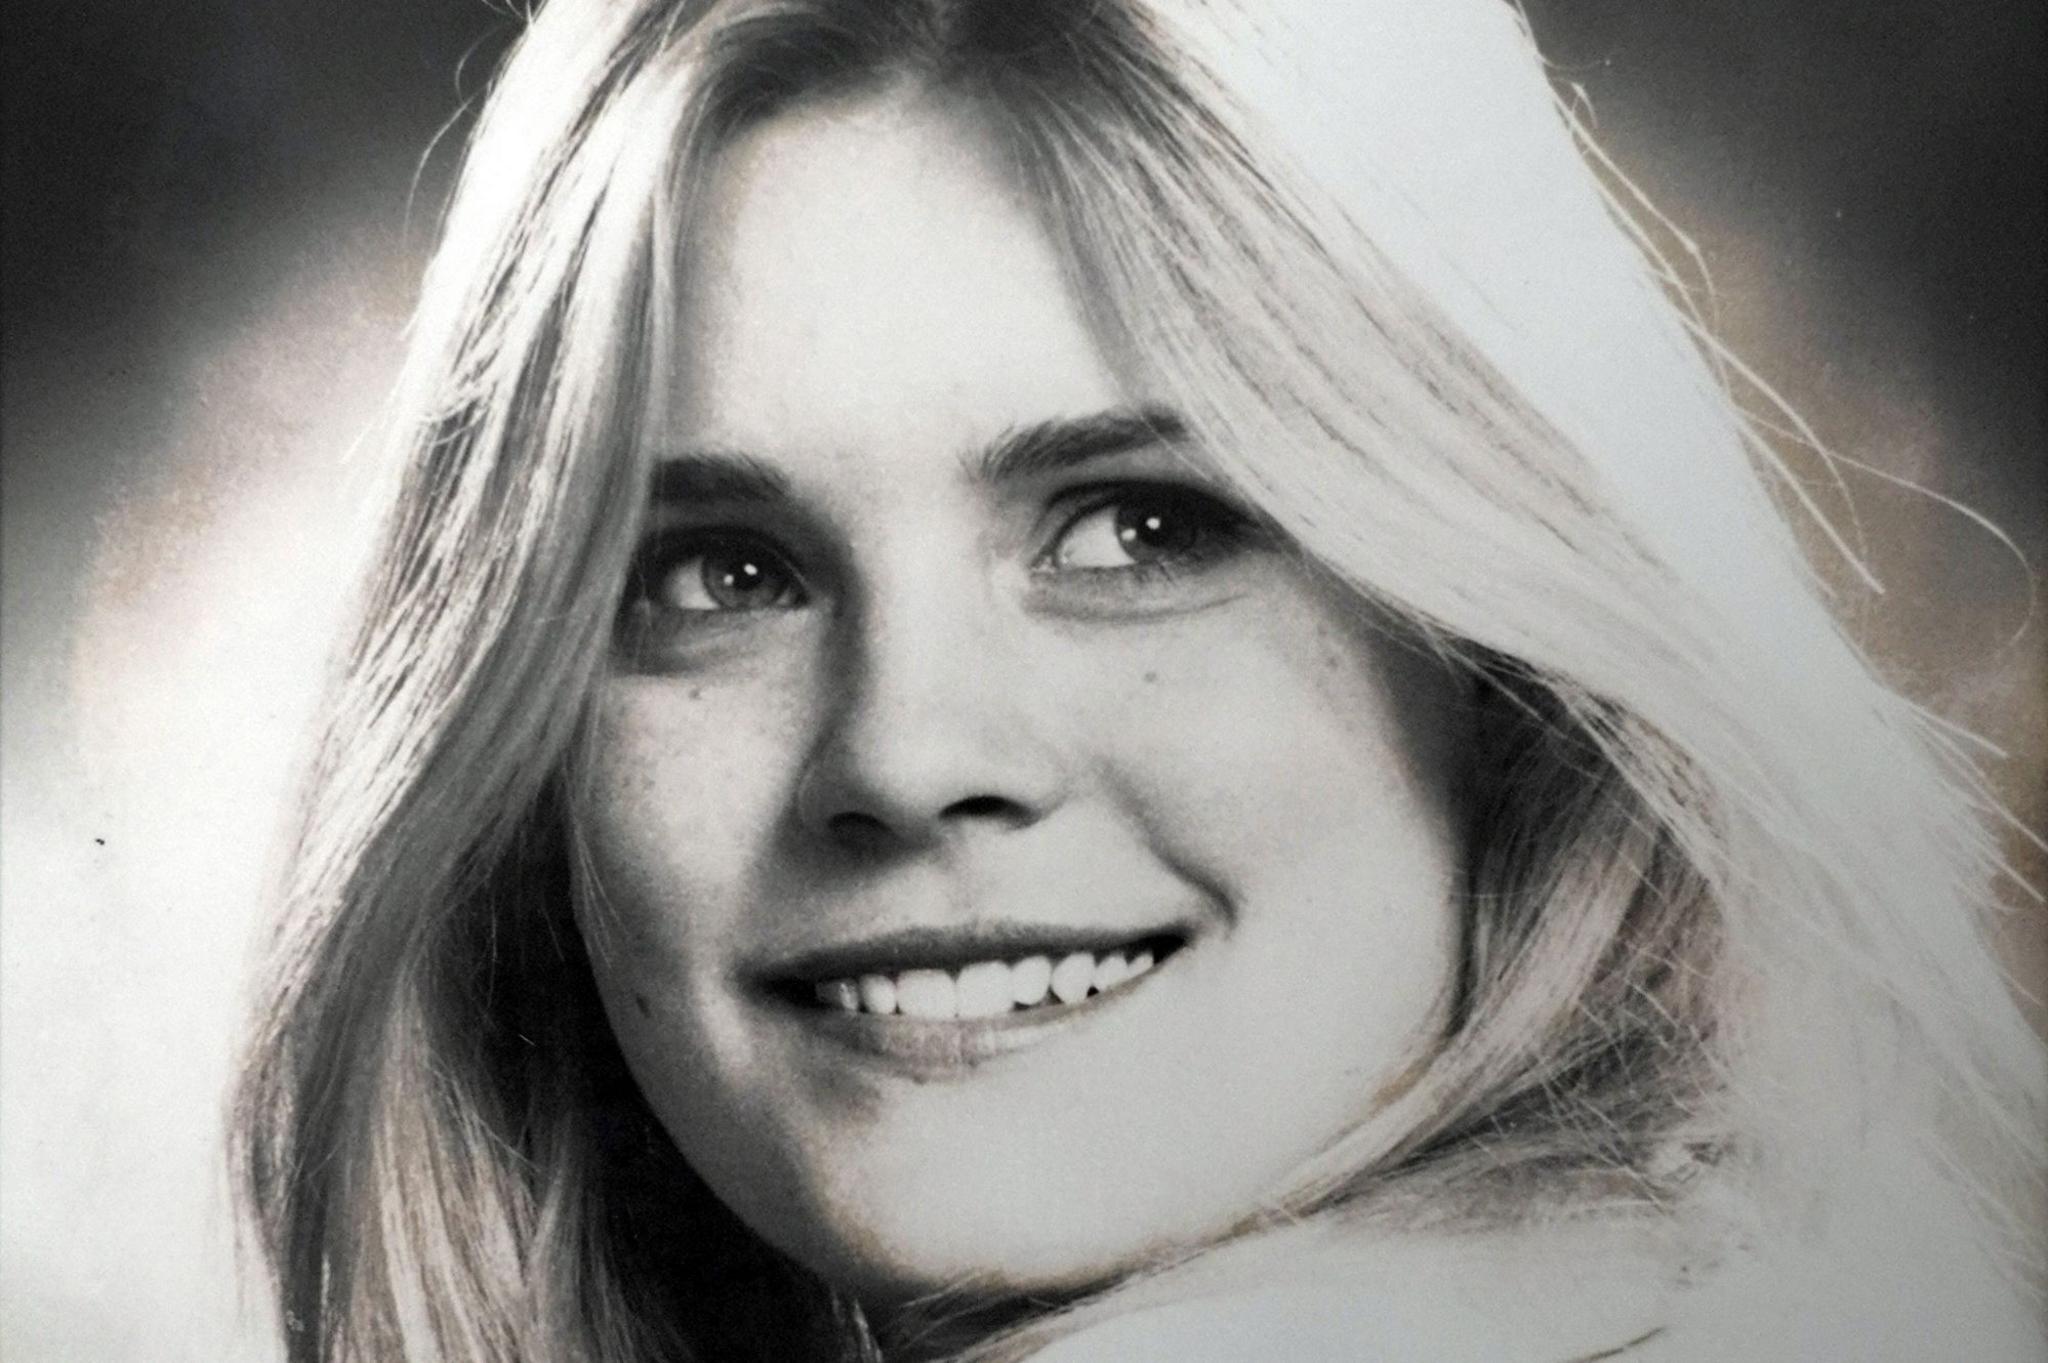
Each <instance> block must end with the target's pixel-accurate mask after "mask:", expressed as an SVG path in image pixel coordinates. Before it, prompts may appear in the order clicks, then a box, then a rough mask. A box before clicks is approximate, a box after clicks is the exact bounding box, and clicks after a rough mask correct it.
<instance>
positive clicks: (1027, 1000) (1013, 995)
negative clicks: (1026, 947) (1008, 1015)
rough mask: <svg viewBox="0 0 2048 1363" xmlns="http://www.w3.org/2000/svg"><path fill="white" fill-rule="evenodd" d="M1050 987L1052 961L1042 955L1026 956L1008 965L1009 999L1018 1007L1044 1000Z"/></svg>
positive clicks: (1029, 1005)
mask: <svg viewBox="0 0 2048 1363" xmlns="http://www.w3.org/2000/svg"><path fill="white" fill-rule="evenodd" d="M1051 988H1052V962H1051V961H1050V960H1048V959H1047V958H1046V957H1044V956H1027V957H1025V958H1024V959H1023V960H1021V961H1019V962H1017V964H1015V965H1013V966H1011V967H1010V1001H1011V1002H1012V1003H1014V1004H1016V1005H1017V1006H1018V1007H1019V1008H1029V1007H1031V1005H1033V1004H1035V1003H1043V1002H1045V996H1046V994H1047V992H1048V991H1050V990H1051Z"/></svg>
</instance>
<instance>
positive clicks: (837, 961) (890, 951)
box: [748, 922, 1192, 984]
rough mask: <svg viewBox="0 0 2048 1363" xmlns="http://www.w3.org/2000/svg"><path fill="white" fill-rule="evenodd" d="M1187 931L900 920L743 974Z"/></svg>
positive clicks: (803, 977) (873, 969)
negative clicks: (935, 923) (890, 927)
mask: <svg viewBox="0 0 2048 1363" xmlns="http://www.w3.org/2000/svg"><path fill="white" fill-rule="evenodd" d="M1191 935H1192V933H1191V930H1190V929H1189V927H1188V926H1187V925H1186V924H1183V923H1177V922H1161V923H1155V924H1151V925H1144V924H1138V925H1133V926H1128V927H1116V926H1103V925H1097V926H1091V927H1071V926H1060V925H1054V924H1040V923H1023V922H990V923H973V924H960V925H955V926H943V927H935V926H917V927H905V928H897V929H894V930H891V931H887V932H879V933H873V934H870V935H867V936H863V937H860V938H858V939H853V940H848V941H844V942H836V943H828V944H825V945H821V946H815V947H807V948H805V949H803V950H801V951H797V952H793V953H791V954H789V955H786V956H779V957H776V958H775V959H773V960H770V961H767V962H764V963H763V964H762V965H761V966H760V967H759V968H757V969H754V970H751V971H749V972H748V973H749V974H750V975H752V976H753V977H754V978H756V979H758V980H760V981H762V982H763V983H768V984H788V983H807V982H815V981H819V980H837V979H849V978H853V977H855V976H860V975H881V974H893V973H895V972H897V971H902V970H918V969H929V970H952V969H957V968H959V967H961V966H964V965H970V964H972V963H974V962H976V961H1016V960H1022V959H1024V958H1025V957H1029V956H1052V957H1059V956H1063V955H1066V954H1068V953H1070V952H1076V951H1092V952H1097V953H1100V952H1105V951H1112V950H1115V949H1116V948H1118V947H1124V946H1128V945H1130V944H1131V943H1132V942H1136V941H1141V940H1144V939H1146V938H1152V937H1165V938H1172V939H1173V940H1174V941H1176V942H1185V941H1187V940H1188V938H1189V937H1190V936H1191Z"/></svg>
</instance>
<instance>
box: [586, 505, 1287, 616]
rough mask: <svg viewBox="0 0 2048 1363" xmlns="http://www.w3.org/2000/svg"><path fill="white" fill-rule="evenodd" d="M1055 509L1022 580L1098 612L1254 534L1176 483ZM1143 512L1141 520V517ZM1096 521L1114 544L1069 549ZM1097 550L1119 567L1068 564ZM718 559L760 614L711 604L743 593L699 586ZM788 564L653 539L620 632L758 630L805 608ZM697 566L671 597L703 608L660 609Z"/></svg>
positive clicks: (1244, 519)
mask: <svg viewBox="0 0 2048 1363" xmlns="http://www.w3.org/2000/svg"><path fill="white" fill-rule="evenodd" d="M1060 500H1061V501H1062V502H1064V503H1066V505H1067V506H1068V507H1069V508H1071V509H1070V510H1067V511H1066V512H1065V513H1064V514H1061V515H1060V516H1059V519H1058V520H1057V522H1056V525H1057V528H1056V529H1055V530H1054V531H1053V532H1052V534H1051V535H1050V537H1049V541H1048V543H1047V544H1046V547H1045V548H1044V549H1043V550H1042V551H1041V552H1040V553H1039V554H1038V555H1037V557H1036V558H1035V559H1034V560H1033V562H1032V565H1031V577H1032V581H1033V585H1034V589H1035V590H1037V591H1038V592H1040V593H1044V594H1048V595H1051V596H1053V597H1055V598H1057V597H1059V596H1061V595H1062V594H1069V595H1071V596H1072V597H1073V598H1074V599H1075V600H1077V601H1078V602H1079V603H1080V604H1081V605H1082V606H1083V607H1084V608H1085V607H1086V606H1088V605H1091V604H1095V603H1098V602H1100V603H1111V604H1113V603H1115V602H1117V601H1120V600H1123V599H1127V598H1130V597H1133V596H1139V595H1142V594H1143V593H1144V592H1146V591H1147V590H1148V589H1155V588H1157V587H1160V586H1163V585H1166V584H1169V583H1171V582H1173V581H1175V580H1177V579H1179V578H1181V577H1183V576H1185V575H1187V574H1189V573H1199V572H1200V571H1202V570H1203V569H1205V568H1208V567H1211V566H1213V565H1215V564H1217V563H1219V562H1221V561H1223V560H1226V559H1228V558H1229V557H1231V556H1232V555H1233V554H1235V553H1236V552H1238V551H1240V550H1242V549H1243V548H1245V547H1247V546H1248V544H1249V543H1250V542H1251V541H1252V540H1253V538H1254V537H1255V535H1256V534H1257V524H1256V522H1254V521H1253V520H1252V518H1251V517H1249V516H1247V515H1246V514H1244V513H1243V512H1241V511H1238V510H1237V509H1236V508H1234V507H1232V506H1230V505H1229V504H1228V503H1226V502H1224V501H1223V500H1221V499H1220V498H1218V497H1216V496H1214V495H1212V494H1210V493H1207V492H1204V491H1200V490H1197V489H1195V488H1191V487H1187V486H1184V485H1180V484H1175V483H1163V482H1126V483H1112V484H1097V485H1093V486H1090V487H1086V488H1082V489H1079V490H1077V491H1076V492H1074V493H1072V494H1070V495H1069V496H1067V497H1064V498H1062V499H1060ZM1055 509H1056V510H1057V509H1058V508H1057V504H1056V508H1055ZM1146 512H1149V513H1150V514H1149V515H1145V514H1143V513H1146ZM1102 516H1107V517H1109V518H1110V520H1109V523H1108V525H1107V526H1106V527H1104V528H1105V529H1106V530H1107V531H1108V533H1109V535H1110V536H1111V539H1112V542H1113V543H1110V544H1104V543H1095V544H1088V543H1085V542H1077V539H1076V536H1077V533H1081V532H1085V531H1086V530H1087V529H1088V527H1089V523H1090V522H1091V521H1092V520H1094V519H1095V518H1097V517H1102ZM1148 528H1149V529H1151V530H1152V531H1153V532H1155V533H1162V534H1166V535H1167V536H1168V537H1169V538H1175V537H1176V536H1175V534H1174V532H1175V530H1176V529H1177V530H1178V536H1177V538H1179V539H1182V540H1184V541H1186V542H1185V543H1184V544H1182V545H1180V546H1179V547H1175V546H1173V545H1168V546H1164V547H1161V548H1159V551H1158V557H1156V558H1152V559H1145V558H1142V557H1138V556H1137V555H1138V554H1139V553H1142V551H1143V549H1144V548H1145V546H1144V545H1143V544H1142V542H1141V541H1140V539H1139V536H1141V535H1143V534H1144V533H1145V532H1146V530H1147V529H1148ZM1105 550H1108V551H1109V552H1112V553H1114V554H1117V555H1120V556H1121V557H1122V558H1123V559H1125V560H1126V561H1124V562H1117V563H1083V562H1073V561H1067V560H1071V559H1072V558H1077V557H1085V556H1087V555H1088V554H1089V553H1090V552H1091V551H1092V552H1093V553H1094V554H1095V555H1096V556H1098V557H1099V556H1101V554H1102V553H1103V552H1104V551H1105ZM721 553H725V554H731V555H732V556H733V559H734V560H736V561H737V565H736V566H738V567H740V568H742V569H744V568H745V567H752V568H753V569H754V571H755V573H757V574H759V579H758V580H757V581H755V582H754V584H753V585H754V586H755V587H758V588H760V589H762V590H764V591H766V590H767V589H769V588H773V591H772V593H771V594H770V595H769V596H768V598H767V600H766V601H764V603H763V604H760V605H720V604H719V597H720V594H721V592H728V593H729V592H734V591H745V590H747V589H748V584H747V583H745V582H741V583H738V584H735V582H734V579H735V578H736V577H738V576H740V575H741V573H739V572H733V573H728V574H726V575H725V579H724V583H723V585H722V586H718V585H714V583H713V581H712V580H711V579H708V578H706V577H705V576H704V573H705V571H706V569H707V568H708V567H709V563H710V561H711V560H712V558H713V556H715V555H719V554H721ZM791 557H792V556H791V555H789V554H788V553H786V552H785V551H783V550H782V549H781V548H779V547H778V546H777V545H776V544H775V542H774V540H773V539H772V538H771V537H770V536H768V535H765V534H762V533H759V532H756V531H751V530H746V529H741V528H736V527H735V528H727V527H716V528H700V527H695V526H678V527H671V528H668V529H664V530H657V531H655V532H654V533H653V534H651V535H649V536H648V537H647V538H646V540H645V541H643V543H642V544H641V546H640V548H639V550H638V552H637V553H636V554H635V555H634V560H633V566H632V570H631V572H630V574H629V577H628V582H627V590H626V594H625V599H624V601H623V602H622V603H621V608H620V615H621V620H620V623H621V627H622V632H624V633H630V634H631V635H632V636H634V637H635V638H637V639H639V640H642V641H645V640H648V639H650V638H656V637H659V636H660V635H661V634H664V633H665V634H668V635H671V636H673V635H674V634H675V632H677V631H690V632H704V631H710V630H718V629H724V628H731V627H735V626H741V625H744V624H746V623H749V622H756V623H758V622H760V621H762V620H763V619H765V618H766V617H769V616H772V615H775V614H778V613H780V612H783V611H788V610H795V609H798V608H800V607H803V606H805V605H808V604H809V603H810V600H811V590H810V587H809V586H808V585H807V584H806V582H805V580H804V575H803V574H802V573H801V572H799V571H798V569H797V568H796V566H795V565H794V564H793V563H792V561H791ZM700 560H702V561H705V565H706V566H705V567H700V568H699V569H698V570H697V572H696V574H695V575H693V576H692V577H691V578H690V579H688V580H687V581H684V582H682V584H681V587H680V592H679V594H687V593H690V592H692V590H693V589H694V591H695V592H698V593H701V594H702V596H703V597H704V599H705V600H706V601H707V602H709V603H711V604H710V605H709V606H708V607H706V608H696V607H685V606H677V605H672V604H666V603H665V602H664V601H663V599H662V598H663V596H664V593H665V591H666V589H667V588H668V587H670V586H671V584H674V583H676V581H677V574H678V573H680V572H681V571H682V570H684V569H687V568H689V567H690V565H691V564H692V563H695V562H698V561H700ZM778 584H779V585H778Z"/></svg>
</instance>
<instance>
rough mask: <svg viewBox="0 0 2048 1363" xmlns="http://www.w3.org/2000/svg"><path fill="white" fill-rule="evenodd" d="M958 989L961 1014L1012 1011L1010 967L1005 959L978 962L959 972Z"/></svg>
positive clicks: (990, 1014) (984, 1015)
mask: <svg viewBox="0 0 2048 1363" xmlns="http://www.w3.org/2000/svg"><path fill="white" fill-rule="evenodd" d="M955 992H956V993H957V994H958V995H959V1000H960V1016H961V1017H964V1018H992V1017H995V1016H996V1015H997V1014H999V1013H1007V1012H1009V1011H1010V967H1009V964H1008V963H1007V962H1005V961H977V962H975V963H974V964H973V965H971V966H968V967H967V968H966V969H964V970H962V971H961V972H960V981H959V984H958V985H957V986H956V989H955Z"/></svg>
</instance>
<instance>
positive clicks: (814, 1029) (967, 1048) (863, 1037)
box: [772, 946, 1188, 1080]
mask: <svg viewBox="0 0 2048 1363" xmlns="http://www.w3.org/2000/svg"><path fill="white" fill-rule="evenodd" d="M1187 954H1188V952H1187V948H1186V947H1185V946H1184V947H1182V948H1181V949H1179V950H1177V951H1175V952H1174V953H1173V954H1172V955H1171V956H1169V957H1168V958H1167V959H1165V960H1163V961H1161V962H1160V963H1159V964H1158V965H1156V966H1153V967H1152V969H1150V970H1148V971H1146V972H1145V973H1144V974H1143V975H1140V976H1138V977H1137V978H1136V979H1134V980H1127V981H1125V982H1124V983H1122V984H1119V985H1117V986H1116V987H1115V988H1113V989H1111V990H1109V991H1108V992H1107V993H1103V994H1092V995H1090V996H1089V997H1087V998H1085V999H1082V1000H1081V1001H1080V1002H1078V1003H1047V1004H1039V1005H1037V1006H1036V1007H1032V1008H1019V1009H1016V1010H1014V1011H1012V1012H1008V1013H999V1014H997V1015H996V1016H994V1017H986V1018H909V1017H904V1016H903V1015H902V1014H901V1013H849V1012H844V1011H842V1010H840V1009H836V1008H810V1007H806V1006H804V1005H802V1004H799V1003H793V1002H790V1001H788V1000H784V999H776V1000H774V1002H773V1004H772V1006H773V1007H774V1008H775V1009H776V1010H777V1012H779V1013H780V1014H781V1015H782V1016H783V1017H784V1018H786V1019H789V1020H790V1021H793V1022H794V1023H796V1024H797V1025H798V1026H799V1027H801V1028H802V1029H803V1030H804V1031H805V1032H806V1033H808V1034H810V1035H813V1036H817V1037H822V1038H824V1039H825V1040H826V1041H828V1042H829V1043H831V1044H832V1045H833V1046H835V1047H837V1048H840V1049H842V1050H845V1051H849V1052H851V1053H853V1054H855V1055H858V1056H862V1057H865V1058H867V1059H870V1060H878V1061H881V1062H882V1063H883V1064H884V1065H885V1066H886V1067H888V1068H890V1069H894V1070H897V1071H899V1072H901V1073H903V1074H905V1075H907V1076H909V1077H910V1078H913V1079H920V1080H927V1079H947V1078H958V1077H960V1076H963V1075H967V1074H971V1073H972V1072H973V1071H975V1070H976V1069H978V1068H979V1067H981V1066H983V1065H986V1064H988V1063H989V1062H990V1061H993V1060H998V1059H1001V1058H1003V1057H1004V1056H1010V1055H1015V1054H1017V1053H1018V1052H1020V1051H1025V1050H1029V1049H1031V1048H1033V1047H1035V1046H1039V1045H1043V1044H1044V1043H1046V1042H1048V1041H1051V1040H1054V1039H1055V1038H1057V1037H1060V1036H1070V1035H1073V1034H1074V1033H1076V1032H1078V1031H1081V1030H1084V1029H1086V1028H1089V1027H1092V1026H1093V1025H1094V1024H1095V1023H1096V1021H1097V1020H1099V1019H1101V1018H1102V1017H1104V1016H1106V1015H1108V1014H1111V1013H1114V1012H1115V1011H1116V1010H1117V1009H1119V1008H1120V1007H1122V1006H1124V1005H1125V1004H1127V1003H1129V1002H1131V1000H1132V999H1134V998H1135V997H1137V996H1138V995H1140V994H1142V993H1144V992H1145V990H1146V989H1147V988H1148V987H1150V986H1151V985H1152V983H1153V982H1154V981H1155V980H1156V979H1157V978H1158V977H1159V975H1160V974H1161V973H1162V972H1164V971H1166V970H1167V969H1169V968H1171V967H1172V966H1173V965H1174V963H1175V962H1177V961H1178V960H1179V959H1180V958H1181V957H1183V956H1185V955H1187Z"/></svg>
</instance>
